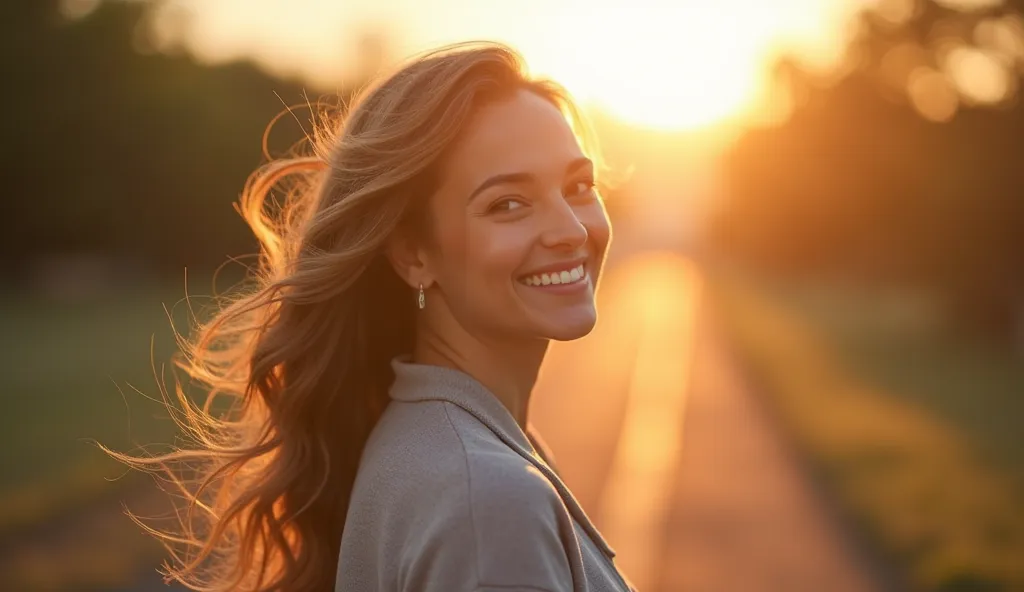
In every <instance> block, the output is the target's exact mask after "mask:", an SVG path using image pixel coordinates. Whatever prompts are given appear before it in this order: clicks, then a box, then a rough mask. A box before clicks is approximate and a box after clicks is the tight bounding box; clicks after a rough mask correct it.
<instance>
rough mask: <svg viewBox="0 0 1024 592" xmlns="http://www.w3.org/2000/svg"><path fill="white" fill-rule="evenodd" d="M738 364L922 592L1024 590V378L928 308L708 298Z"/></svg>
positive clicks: (722, 279) (826, 295)
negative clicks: (740, 361)
mask: <svg viewBox="0 0 1024 592" xmlns="http://www.w3.org/2000/svg"><path fill="white" fill-rule="evenodd" d="M709 285H710V286H711V292H710V294H711V295H712V297H713V298H714V300H713V302H714V304H715V306H716V307H717V309H718V310H719V311H720V312H721V315H720V316H721V318H722V319H723V321H724V325H725V327H726V330H727V332H728V334H729V335H730V337H731V340H732V343H733V344H734V345H735V347H736V349H737V352H738V353H739V355H740V356H741V359H743V360H744V361H745V363H746V364H747V365H748V367H749V368H750V369H751V370H752V372H753V375H754V376H755V377H756V378H757V380H758V381H759V382H760V385H761V386H762V387H763V388H764V390H765V393H764V394H765V396H766V397H767V398H768V400H769V401H770V403H771V404H772V407H773V408H774V409H776V410H777V412H778V416H779V417H780V418H781V420H782V421H783V422H784V424H785V426H786V428H787V429H788V430H789V431H790V432H792V434H793V436H794V438H795V440H796V441H797V442H798V444H799V445H800V446H801V447H802V448H803V449H804V450H805V451H806V452H807V454H808V456H809V458H810V459H811V460H812V462H813V463H814V464H815V466H816V467H817V469H818V470H819V471H820V473H821V474H822V475H823V476H824V479H825V483H826V485H827V486H828V487H829V488H830V489H831V490H832V491H833V492H834V494H835V496H836V498H837V499H838V500H839V502H840V504H841V505H842V506H843V507H845V508H846V510H847V511H848V512H849V513H850V515H851V516H853V517H854V519H855V520H856V521H857V522H858V523H859V524H860V525H861V526H862V527H863V530H864V532H865V533H866V536H867V537H868V539H869V540H870V541H871V542H873V543H874V544H875V545H876V546H877V548H878V549H879V550H880V551H881V552H882V554H883V555H886V556H888V557H889V558H890V559H891V560H892V561H893V562H894V563H896V564H898V565H899V566H900V567H902V568H903V569H904V570H905V572H906V574H907V575H908V578H909V579H910V581H911V582H913V584H915V585H916V586H918V587H920V588H921V589H925V590H1024V560H1021V558H1024V511H1022V508H1024V429H1021V427H1020V426H1021V425H1022V421H1021V420H1022V419H1024V363H1022V361H1021V360H1020V358H1014V357H1013V356H1012V355H1011V354H1010V353H1008V352H1002V353H1000V352H998V351H993V350H986V349H985V348H983V347H981V346H980V345H978V344H972V343H969V342H966V341H964V340H962V339H957V338H956V337H955V335H953V334H951V333H950V332H948V331H947V330H946V329H945V327H944V324H943V322H942V314H941V308H939V307H937V306H936V305H935V303H934V302H932V301H930V300H929V299H928V298H926V297H923V296H922V295H913V294H909V293H905V292H904V293H900V292H888V293H886V292H882V291H875V292H867V291H863V292H861V293H856V292H855V291H853V290H851V289H850V288H846V289H835V288H833V289H827V288H822V287H821V286H813V285H804V286H797V285H795V284H786V283H784V282H770V281H766V280H765V279H763V278H761V279H754V278H753V277H751V276H749V275H747V276H745V275H742V274H728V275H725V274H723V275H717V276H716V277H714V278H713V280H712V281H711V282H709Z"/></svg>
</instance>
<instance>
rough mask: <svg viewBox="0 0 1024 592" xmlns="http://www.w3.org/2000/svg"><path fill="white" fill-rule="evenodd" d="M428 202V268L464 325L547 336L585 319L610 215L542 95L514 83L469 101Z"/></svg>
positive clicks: (570, 330)
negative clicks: (506, 91) (509, 89)
mask: <svg viewBox="0 0 1024 592" xmlns="http://www.w3.org/2000/svg"><path fill="white" fill-rule="evenodd" d="M431 208H432V210H433V216H432V217H433V220H434V222H433V224H434V228H433V231H434V237H435V240H434V246H433V248H432V249H431V252H430V253H429V254H428V259H429V269H430V271H431V275H432V276H433V278H434V281H435V284H436V286H437V288H438V289H439V290H440V292H441V293H442V294H443V297H444V299H445V302H446V304H447V306H448V308H449V309H450V310H451V313H452V316H453V317H454V318H455V320H457V321H458V322H459V323H460V324H461V325H462V326H463V327H464V328H466V329H467V330H469V331H470V332H472V333H477V332H479V331H483V332H484V333H485V334H488V335H493V334H497V335H500V336H508V337H513V338H546V339H557V340H569V339H576V338H579V337H582V336H584V335H586V334H587V333H589V332H590V331H591V329H593V327H594V324H595V323H596V321H597V311H596V308H595V303H594V290H595V287H596V285H597V279H598V275H599V274H600V271H601V267H602V265H603V263H604V257H605V253H606V251H607V248H608V243H609V240H610V237H611V226H610V224H609V221H608V217H607V214H606V212H605V209H604V205H603V203H602V201H601V198H600V196H599V195H598V194H597V192H596V190H595V188H594V167H593V164H592V163H591V161H590V160H589V159H588V158H587V157H586V156H584V154H583V152H582V150H581V149H580V146H579V143H578V142H577V139H576V136H575V134H573V132H572V130H571V129H570V127H569V124H568V122H567V121H566V119H565V117H564V116H563V114H562V113H561V112H560V111H559V109H558V108H556V107H555V106H554V105H553V104H551V103H550V102H548V101H547V100H545V99H543V98H541V97H540V96H538V95H536V94H534V93H532V92H529V91H519V92H518V93H517V94H515V95H513V96H512V97H510V98H508V99H504V100H502V101H500V102H495V103H492V104H489V105H487V106H485V107H483V108H481V109H480V110H478V111H477V113H476V114H475V115H474V117H473V118H472V119H471V121H470V122H469V125H468V127H467V128H466V130H465V132H464V134H463V135H462V136H461V138H460V140H459V141H458V142H457V143H456V144H455V145H454V146H453V149H452V151H451V153H450V154H449V157H448V158H447V159H446V160H445V163H444V166H443V167H442V174H441V186H440V189H439V191H438V192H437V193H436V194H435V195H434V197H433V199H432V203H431ZM428 306H429V304H428Z"/></svg>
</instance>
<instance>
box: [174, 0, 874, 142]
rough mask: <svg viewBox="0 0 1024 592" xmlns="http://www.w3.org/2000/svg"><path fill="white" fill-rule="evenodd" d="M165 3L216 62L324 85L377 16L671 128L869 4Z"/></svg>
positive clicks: (749, 87) (645, 0) (706, 112)
mask: <svg viewBox="0 0 1024 592" xmlns="http://www.w3.org/2000/svg"><path fill="white" fill-rule="evenodd" d="M163 1H164V3H166V4H167V5H171V6H176V7H178V8H179V9H180V8H184V9H186V10H187V11H188V12H189V13H191V17H190V18H189V19H188V22H190V23H191V26H190V27H189V28H188V30H181V31H178V32H177V33H176V34H175V35H176V36H178V37H179V38H180V39H182V40H184V42H185V43H186V44H188V45H189V46H191V47H192V49H193V51H195V52H196V53H197V54H198V55H199V56H200V57H201V58H206V59H209V60H212V61H219V60H224V59H230V58H233V57H238V56H241V55H249V56H251V57H253V58H254V59H256V60H257V61H260V62H262V63H263V64H265V65H266V66H267V67H268V68H269V69H270V70H271V71H273V72H275V73H278V74H287V73H288V72H289V71H290V72H294V73H297V74H299V75H301V76H304V77H306V78H307V79H309V80H311V81H314V82H316V83H320V84H321V85H323V86H327V87H328V88H330V87H332V86H336V85H337V83H338V82H340V81H339V80H338V77H339V73H341V72H345V71H354V70H355V69H357V68H354V67H353V65H352V64H348V65H346V64H344V63H343V62H345V61H346V60H351V59H353V58H352V55H351V54H354V51H353V48H351V47H349V48H348V50H347V51H346V49H345V48H346V47H347V41H346V39H349V38H357V37H358V36H359V31H360V29H365V28H366V27H368V26H369V27H370V28H374V27H380V26H381V25H382V24H383V27H384V29H385V30H386V31H387V32H388V33H389V34H392V36H393V37H394V38H393V39H390V40H389V41H391V42H393V45H394V46H393V47H392V50H393V54H395V55H403V54H406V55H407V54H410V53H413V52H416V51H419V50H422V49H426V48H428V47H432V46H436V45H439V44H442V43H446V42H452V41H458V40H464V39H496V40H500V41H504V42H507V43H509V44H511V45H513V46H515V47H517V48H519V49H520V50H521V51H522V52H523V53H524V55H525V56H526V58H527V61H528V62H529V63H530V65H531V68H532V69H533V71H534V72H536V73H539V74H544V75H549V76H551V77H554V78H556V79H557V80H559V81H561V82H563V83H564V84H565V85H566V86H567V87H569V89H570V90H571V91H572V92H573V94H575V95H576V96H577V97H578V98H580V99H581V100H583V101H584V102H586V103H590V104H592V105H594V106H596V107H598V108H601V109H603V110H605V111H607V112H610V113H611V114H613V115H614V116H616V117H617V118H619V119H621V120H623V121H625V122H627V123H630V124H632V125H636V126H641V127H646V128H655V129H662V130H675V129H692V128H704V127H708V126H711V125H713V124H715V123H718V122H720V121H722V120H724V119H727V118H732V117H742V116H743V115H744V114H746V113H747V112H750V111H752V110H757V109H758V108H759V107H760V106H759V105H758V102H759V101H760V100H761V99H760V97H761V96H762V95H763V94H764V93H763V91H764V85H763V83H762V78H763V75H764V71H765V68H764V66H765V64H766V63H767V62H768V60H769V58H770V56H771V54H772V52H775V51H777V50H778V49H779V48H780V47H783V46H790V47H794V48H795V49H797V50H798V51H800V50H802V49H807V50H810V51H806V52H804V53H806V54H808V55H809V56H811V57H815V58H816V57H818V56H820V55H827V54H828V53H829V51H831V50H830V49H829V46H831V48H832V49H834V47H835V46H837V45H839V44H840V41H841V35H840V34H839V33H840V29H839V27H837V26H836V25H837V24H839V23H841V22H842V20H843V18H844V17H845V16H846V12H848V9H849V8H850V7H851V6H855V5H857V3H858V2H859V3H863V2H865V1H867V0H842V1H836V0H772V1H771V2H767V1H765V0H679V1H676V2H667V1H665V0H630V1H628V2H592V1H591V0H520V1H519V2H517V3H497V2H481V1H478V0H444V1H438V2H432V3H429V6H430V8H429V9H428V8H426V6H428V3H421V2H417V1H413V0H377V1H376V2H372V3H370V2H367V3H339V2H336V1H334V0H287V1H286V0H220V1H219V2H215V3H207V2H204V1H202V0H163ZM297 5H301V9H298V8H297ZM346 54H349V55H346Z"/></svg>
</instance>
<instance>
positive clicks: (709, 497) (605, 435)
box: [532, 254, 882, 592]
mask: <svg viewBox="0 0 1024 592" xmlns="http://www.w3.org/2000/svg"><path fill="white" fill-rule="evenodd" d="M700 282H701V280H700V276H699V274H698V273H697V272H696V270H695V269H694V268H693V267H692V266H691V265H690V264H689V263H688V262H687V261H686V260H685V259H683V258H682V257H680V256H678V255H671V254H639V255H637V256H634V257H629V258H627V259H624V260H621V261H619V262H617V263H615V264H614V265H610V266H609V269H608V272H607V274H606V276H605V279H604V280H603V285H602V289H601V294H600V307H601V308H600V314H601V321H600V323H599V326H598V328H597V329H595V331H594V333H593V334H591V335H590V336H588V337H587V338H585V339H583V340H580V341H577V342H573V343H559V344H556V345H555V346H554V347H553V349H552V352H551V356H550V358H549V359H548V360H547V362H546V365H545V367H544V369H543V372H542V375H541V381H540V384H539V385H538V391H537V393H536V395H535V400H534V404H533V405H534V406H533V416H532V421H534V423H535V424H536V425H537V426H538V428H539V429H540V430H541V433H542V434H543V435H544V437H545V438H546V439H547V441H548V443H549V445H550V446H551V448H552V449H553V451H554V453H555V457H556V461H557V462H558V464H559V466H560V468H561V470H562V473H563V477H564V478H565V480H566V481H567V483H568V485H569V486H570V488H572V489H573V491H574V492H575V493H576V494H577V497H578V498H580V501H581V503H582V504H583V506H584V508H585V509H586V510H587V511H588V513H590V515H591V516H592V517H593V518H594V519H595V521H596V522H597V524H598V527H599V528H601V530H602V532H603V533H604V534H605V535H606V537H607V538H608V539H609V542H610V543H611V545H612V546H613V547H615V548H616V550H617V551H618V558H617V561H618V562H619V565H620V566H621V568H622V569H623V571H624V572H625V573H626V574H627V575H628V576H629V577H630V578H631V579H632V580H633V582H634V583H635V584H636V585H637V587H638V588H639V589H640V590H641V591H643V592H660V591H675V590H685V591H712V592H717V591H728V592H744V591H748V590H749V591H774V590H780V591H787V592H794V591H796V592H799V591H803V590H807V591H822V590H828V591H830V592H847V591H848V592H861V591H865V592H866V591H873V590H881V589H882V587H881V586H880V585H879V584H877V583H875V582H874V581H872V578H871V577H870V576H869V575H867V574H868V573H869V572H868V570H867V569H866V568H865V565H863V563H862V562H861V561H860V560H859V559H858V557H857V554H856V553H855V552H854V549H853V548H852V547H851V546H850V544H849V543H848V541H847V539H846V537H845V536H844V535H843V533H841V532H840V531H839V529H838V528H837V526H836V524H835V523H834V522H832V521H831V520H830V519H829V515H828V512H827V511H826V510H825V508H824V506H823V504H821V503H820V500H819V499H818V497H817V496H816V494H815V493H813V490H812V488H811V486H810V484H809V482H808V481H807V480H806V478H805V476H804V474H803V472H802V470H801V468H800V466H799V463H798V462H797V461H796V460H795V459H793V458H792V456H791V455H789V454H788V453H787V451H786V449H785V447H784V446H783V445H782V443H781V440H780V438H779V437H778V434H776V432H775V430H776V427H775V426H774V425H773V424H772V423H771V422H770V421H769V420H768V418H767V417H765V416H764V415H763V414H762V413H761V412H760V410H759V408H758V407H757V405H756V404H755V403H756V402H757V401H756V400H755V399H754V398H753V397H752V396H751V393H749V392H748V391H747V390H746V388H745V386H744V385H743V384H742V383H741V382H740V381H739V380H738V376H739V374H738V373H737V372H736V369H735V368H733V367H730V366H729V363H728V358H727V356H725V355H723V350H722V347H721V343H720V342H719V341H717V340H716V339H715V338H714V332H713V328H712V327H711V326H710V323H709V322H708V321H709V319H706V318H705V316H704V315H703V314H702V313H701V308H700V304H699V303H700Z"/></svg>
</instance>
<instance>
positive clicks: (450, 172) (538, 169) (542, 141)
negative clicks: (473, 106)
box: [442, 90, 584, 189]
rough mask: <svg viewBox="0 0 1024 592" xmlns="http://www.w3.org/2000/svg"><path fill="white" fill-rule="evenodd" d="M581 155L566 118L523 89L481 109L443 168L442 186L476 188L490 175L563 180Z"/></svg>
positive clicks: (540, 98) (545, 102)
mask: <svg viewBox="0 0 1024 592" xmlns="http://www.w3.org/2000/svg"><path fill="white" fill-rule="evenodd" d="M582 156H584V154H583V151H582V150H581V148H580V145H579V142H578V140H577V138H576V135H575V134H574V133H573V131H572V128H571V127H570V126H569V122H568V121H567V120H566V118H565V115H564V114H563V113H562V112H561V111H560V110H559V109H558V107H556V106H555V105H554V104H552V103H551V102H550V101H548V100H547V99H545V98H543V97H541V96H539V95H537V94H535V93H533V92H530V91H527V90H522V91H519V92H518V93H517V94H515V95H513V96H512V97H510V98H507V99H503V100H500V101H496V102H494V103H490V104H487V105H485V106H483V107H481V108H480V109H479V110H478V111H477V112H476V113H475V114H474V115H473V117H472V118H471V119H470V121H469V123H468V125H467V126H466V129H465V130H464V132H463V134H462V135H461V137H460V138H459V140H458V141H457V142H456V143H455V145H454V146H453V148H452V150H451V151H450V152H449V155H448V158H447V159H446V160H445V163H444V165H443V166H442V171H443V175H442V177H443V180H444V183H443V185H445V186H449V187H450V188H452V189H456V188H458V187H460V186H462V187H465V186H476V185H477V184H479V183H481V182H483V181H484V180H485V179H487V178H488V177H491V176H493V175H501V174H510V173H529V174H532V175H534V176H537V177H544V176H556V175H557V176H561V175H563V174H564V172H565V169H566V166H567V165H568V164H569V163H571V162H572V161H574V160H576V159H578V158H580V157H582Z"/></svg>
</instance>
